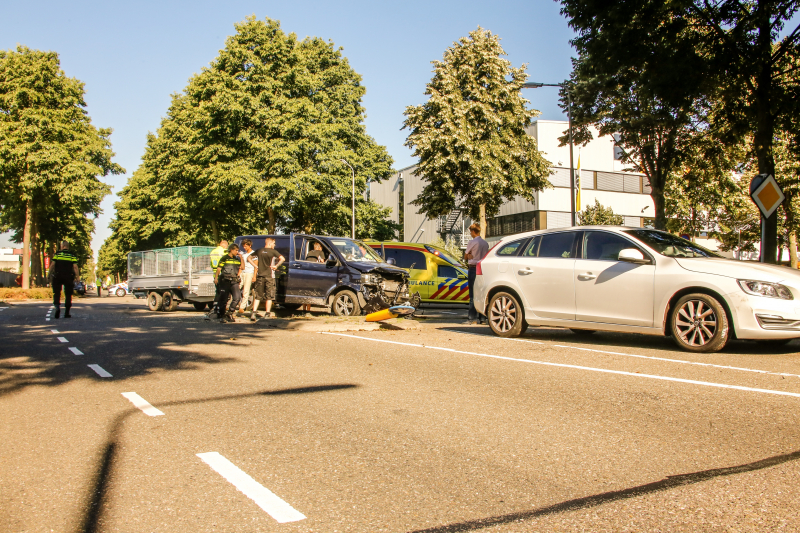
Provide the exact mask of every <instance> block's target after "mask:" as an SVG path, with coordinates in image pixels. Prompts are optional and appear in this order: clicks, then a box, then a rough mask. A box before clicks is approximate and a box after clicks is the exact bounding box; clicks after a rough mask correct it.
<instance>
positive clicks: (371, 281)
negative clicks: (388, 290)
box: [361, 274, 381, 285]
mask: <svg viewBox="0 0 800 533" xmlns="http://www.w3.org/2000/svg"><path fill="white" fill-rule="evenodd" d="M380 282H381V279H380V277H379V276H376V275H375V274H361V283H364V284H366V285H378V284H379V283H380Z"/></svg>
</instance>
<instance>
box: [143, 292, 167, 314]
mask: <svg viewBox="0 0 800 533" xmlns="http://www.w3.org/2000/svg"><path fill="white" fill-rule="evenodd" d="M163 303H164V301H163V298H161V295H160V294H158V293H157V292H151V293H150V294H148V295H147V307H148V309H150V310H151V311H161V306H162V305H163Z"/></svg>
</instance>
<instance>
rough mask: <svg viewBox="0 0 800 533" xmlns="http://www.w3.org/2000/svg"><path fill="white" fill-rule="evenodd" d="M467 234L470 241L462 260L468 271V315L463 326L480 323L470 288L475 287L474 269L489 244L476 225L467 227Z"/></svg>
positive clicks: (487, 250) (487, 249) (484, 255)
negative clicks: (470, 236) (465, 261)
mask: <svg viewBox="0 0 800 533" xmlns="http://www.w3.org/2000/svg"><path fill="white" fill-rule="evenodd" d="M469 234H470V235H472V240H471V241H469V244H467V249H466V251H465V252H464V259H466V260H467V265H468V266H469V270H468V271H467V286H468V287H469V313H468V315H467V321H466V322H464V323H465V324H475V323H477V322H480V321H482V320H481V316H480V315H478V311H477V309H475V303H474V302H473V293H472V287H473V286H474V285H475V268H476V266H477V265H478V263H479V262H480V261H481V259H483V258H484V257H486V254H488V253H489V243H487V242H486V241H485V240H483V239H482V238H481V227H480V225H478V224H472V225H471V226H470V227H469Z"/></svg>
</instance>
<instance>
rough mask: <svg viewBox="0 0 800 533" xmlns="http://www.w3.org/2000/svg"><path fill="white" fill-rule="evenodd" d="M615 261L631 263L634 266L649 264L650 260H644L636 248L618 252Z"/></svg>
mask: <svg viewBox="0 0 800 533" xmlns="http://www.w3.org/2000/svg"><path fill="white" fill-rule="evenodd" d="M617 259H618V260H620V261H625V262H626V263H633V264H635V265H647V264H649V263H650V260H649V259H645V257H644V254H643V253H642V252H641V251H639V250H637V249H636V248H625V249H624V250H620V252H619V256H618V257H617Z"/></svg>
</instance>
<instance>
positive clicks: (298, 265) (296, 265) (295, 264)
mask: <svg viewBox="0 0 800 533" xmlns="http://www.w3.org/2000/svg"><path fill="white" fill-rule="evenodd" d="M301 266H303V265H301V264H300V263H292V268H300V267H301Z"/></svg>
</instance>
